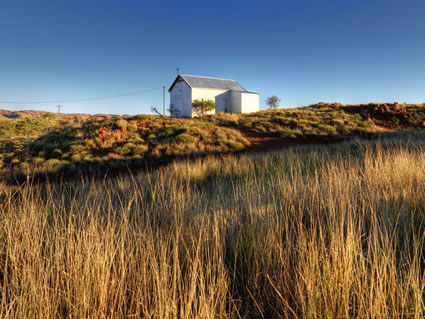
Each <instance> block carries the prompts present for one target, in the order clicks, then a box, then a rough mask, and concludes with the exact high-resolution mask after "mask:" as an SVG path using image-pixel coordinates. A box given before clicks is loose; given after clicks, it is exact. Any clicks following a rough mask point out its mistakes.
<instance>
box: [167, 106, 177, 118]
mask: <svg viewBox="0 0 425 319" xmlns="http://www.w3.org/2000/svg"><path fill="white" fill-rule="evenodd" d="M167 111H168V112H170V115H171V116H179V114H180V110H179V109H177V108H176V107H175V106H174V105H172V104H171V106H170V108H168V109H167Z"/></svg>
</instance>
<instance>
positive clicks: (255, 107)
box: [168, 74, 260, 117]
mask: <svg viewBox="0 0 425 319" xmlns="http://www.w3.org/2000/svg"><path fill="white" fill-rule="evenodd" d="M168 92H170V108H172V109H174V110H176V111H177V114H172V116H179V117H193V115H194V112H193V110H192V102H193V101H194V100H197V99H199V100H202V99H204V100H208V99H212V100H213V101H214V102H215V104H216V109H215V110H213V111H211V112H209V114H214V113H218V112H225V113H249V112H257V111H259V110H260V94H259V93H255V92H249V91H247V90H246V89H245V88H244V87H242V86H241V85H240V84H239V83H238V82H236V81H234V80H227V79H218V78H211V77H206V76H195V75H184V74H179V75H178V76H177V78H176V79H175V80H174V82H173V84H172V85H171V87H170V88H169V90H168Z"/></svg>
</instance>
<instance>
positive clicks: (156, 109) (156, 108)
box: [151, 105, 163, 117]
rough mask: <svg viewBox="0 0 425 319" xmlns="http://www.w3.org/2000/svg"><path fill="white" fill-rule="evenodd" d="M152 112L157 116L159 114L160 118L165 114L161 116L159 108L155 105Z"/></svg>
mask: <svg viewBox="0 0 425 319" xmlns="http://www.w3.org/2000/svg"><path fill="white" fill-rule="evenodd" d="M151 112H152V113H156V114H158V115H159V116H161V117H162V116H163V114H161V113H160V112H159V111H158V107H157V106H156V105H155V106H153V105H152V106H151Z"/></svg>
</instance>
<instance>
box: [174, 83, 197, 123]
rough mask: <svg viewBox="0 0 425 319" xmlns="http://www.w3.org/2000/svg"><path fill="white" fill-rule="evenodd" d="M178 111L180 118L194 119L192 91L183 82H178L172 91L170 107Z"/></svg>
mask: <svg viewBox="0 0 425 319" xmlns="http://www.w3.org/2000/svg"><path fill="white" fill-rule="evenodd" d="M171 105H173V106H174V107H175V108H176V109H178V110H179V111H180V112H179V115H178V116H179V117H192V89H191V88H190V86H189V85H187V84H186V82H184V81H183V80H181V81H179V82H177V83H176V84H175V85H174V87H173V88H172V89H171V91H170V107H171Z"/></svg>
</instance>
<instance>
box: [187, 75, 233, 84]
mask: <svg viewBox="0 0 425 319" xmlns="http://www.w3.org/2000/svg"><path fill="white" fill-rule="evenodd" d="M179 75H180V76H193V77H197V78H207V79H216V80H226V81H235V82H236V80H233V79H223V78H215V77H212V76H202V75H192V74H179Z"/></svg>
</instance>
